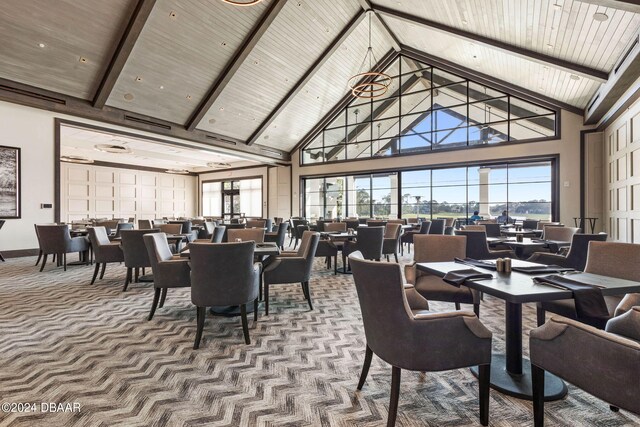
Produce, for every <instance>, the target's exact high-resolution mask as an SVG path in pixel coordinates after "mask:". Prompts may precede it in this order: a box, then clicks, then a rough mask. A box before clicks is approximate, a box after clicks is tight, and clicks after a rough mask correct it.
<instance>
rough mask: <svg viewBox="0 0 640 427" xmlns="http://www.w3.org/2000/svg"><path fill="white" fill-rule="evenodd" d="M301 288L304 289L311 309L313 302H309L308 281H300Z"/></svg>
mask: <svg viewBox="0 0 640 427" xmlns="http://www.w3.org/2000/svg"><path fill="white" fill-rule="evenodd" d="M302 289H303V290H304V293H305V297H306V298H307V302H308V303H309V310H313V303H312V302H311V290H310V289H309V282H304V283H302Z"/></svg>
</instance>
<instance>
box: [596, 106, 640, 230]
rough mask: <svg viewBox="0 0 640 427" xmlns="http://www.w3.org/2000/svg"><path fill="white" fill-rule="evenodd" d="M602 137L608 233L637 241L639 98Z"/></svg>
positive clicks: (639, 226) (639, 216)
mask: <svg viewBox="0 0 640 427" xmlns="http://www.w3.org/2000/svg"><path fill="white" fill-rule="evenodd" d="M604 140H605V148H604V151H605V153H604V154H605V156H604V157H605V159H606V162H605V165H606V174H605V175H606V177H605V181H606V182H605V188H606V194H605V199H606V205H607V209H606V212H607V220H606V226H607V232H608V233H609V236H610V238H611V239H612V240H615V241H619V242H628V243H640V101H636V103H635V104H633V105H632V106H631V107H630V108H629V109H628V110H627V111H625V112H624V113H623V114H622V115H621V116H620V117H619V118H618V119H616V121H615V122H613V123H612V124H611V125H610V126H609V127H607V129H606V130H605V132H604Z"/></svg>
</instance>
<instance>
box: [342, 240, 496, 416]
mask: <svg viewBox="0 0 640 427" xmlns="http://www.w3.org/2000/svg"><path fill="white" fill-rule="evenodd" d="M438 237H444V236H438ZM454 237H455V236H454ZM349 260H350V263H351V268H352V271H353V278H354V281H355V285H356V289H357V292H358V300H359V301H360V309H361V311H362V322H363V324H364V332H365V336H366V340H367V346H366V351H365V360H364V364H363V367H362V373H361V374H360V381H359V382H358V390H361V389H362V387H363V386H364V383H365V381H366V379H367V374H368V372H369V367H370V365H371V359H372V357H373V355H374V354H375V355H376V356H378V357H379V358H380V359H382V360H384V361H385V362H387V363H388V364H390V365H391V367H392V371H391V397H390V402H389V415H388V419H387V426H393V425H395V420H396V415H397V411H398V400H399V396H400V374H401V371H402V369H407V370H410V371H421V372H425V371H429V372H431V371H446V370H451V369H460V368H464V367H470V366H478V367H479V370H478V371H479V393H478V394H479V400H480V422H481V423H482V425H485V426H486V425H487V424H488V423H489V377H490V369H491V368H490V363H491V339H492V336H491V332H490V331H489V330H488V329H487V328H486V327H485V326H484V325H483V324H482V323H481V322H480V320H479V319H478V318H477V317H476V316H475V315H474V314H473V313H471V312H468V311H457V312H451V313H430V312H425V311H421V312H419V313H414V312H412V310H411V307H410V305H409V302H408V301H407V298H406V291H405V289H404V285H403V280H402V273H401V269H400V266H399V265H398V264H392V263H378V262H372V261H365V260H364V259H362V256H361V255H360V254H359V253H358V252H356V253H353V254H351V255H350V256H349ZM447 286H451V285H447Z"/></svg>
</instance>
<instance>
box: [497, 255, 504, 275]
mask: <svg viewBox="0 0 640 427" xmlns="http://www.w3.org/2000/svg"><path fill="white" fill-rule="evenodd" d="M496 271H497V272H498V273H502V272H503V271H504V260H503V259H502V258H498V259H497V260H496Z"/></svg>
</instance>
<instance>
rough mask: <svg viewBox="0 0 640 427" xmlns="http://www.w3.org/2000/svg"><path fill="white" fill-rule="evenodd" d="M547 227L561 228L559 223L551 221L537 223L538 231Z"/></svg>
mask: <svg viewBox="0 0 640 427" xmlns="http://www.w3.org/2000/svg"><path fill="white" fill-rule="evenodd" d="M547 226H556V227H561V226H562V224H560V223H559V222H551V221H538V230H544V228H545V227H547Z"/></svg>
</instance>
